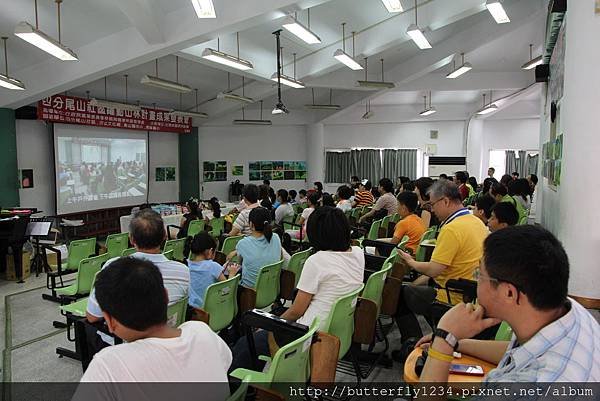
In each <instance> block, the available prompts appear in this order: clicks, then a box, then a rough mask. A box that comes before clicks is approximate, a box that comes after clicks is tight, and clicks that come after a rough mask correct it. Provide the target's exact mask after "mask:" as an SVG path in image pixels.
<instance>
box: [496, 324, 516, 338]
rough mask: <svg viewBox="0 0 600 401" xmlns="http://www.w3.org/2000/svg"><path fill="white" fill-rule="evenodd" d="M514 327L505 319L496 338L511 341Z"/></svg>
mask: <svg viewBox="0 0 600 401" xmlns="http://www.w3.org/2000/svg"><path fill="white" fill-rule="evenodd" d="M512 333H513V330H512V327H510V325H509V324H508V323H506V322H505V321H503V322H502V323H500V327H498V331H497V332H496V337H495V338H494V340H496V341H510V339H511V338H512Z"/></svg>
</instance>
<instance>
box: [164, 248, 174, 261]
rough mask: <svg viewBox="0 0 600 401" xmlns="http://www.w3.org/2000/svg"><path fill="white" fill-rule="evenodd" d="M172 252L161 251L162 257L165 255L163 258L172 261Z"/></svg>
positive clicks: (170, 250)
mask: <svg viewBox="0 0 600 401" xmlns="http://www.w3.org/2000/svg"><path fill="white" fill-rule="evenodd" d="M173 252H174V251H173V250H172V249H169V250H168V251H163V253H162V254H163V255H165V258H167V259H169V260H173Z"/></svg>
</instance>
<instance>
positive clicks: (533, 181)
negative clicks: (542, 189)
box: [529, 174, 538, 185]
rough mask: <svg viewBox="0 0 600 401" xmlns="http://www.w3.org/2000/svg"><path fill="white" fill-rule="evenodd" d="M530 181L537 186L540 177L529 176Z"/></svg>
mask: <svg viewBox="0 0 600 401" xmlns="http://www.w3.org/2000/svg"><path fill="white" fill-rule="evenodd" d="M529 179H530V180H531V182H532V184H533V185H537V183H538V176H537V175H535V174H529Z"/></svg>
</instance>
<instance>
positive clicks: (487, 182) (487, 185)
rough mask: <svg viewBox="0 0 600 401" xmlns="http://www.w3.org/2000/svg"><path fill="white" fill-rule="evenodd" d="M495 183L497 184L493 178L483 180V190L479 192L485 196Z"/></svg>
mask: <svg viewBox="0 0 600 401" xmlns="http://www.w3.org/2000/svg"><path fill="white" fill-rule="evenodd" d="M495 182H498V181H496V180H495V179H494V178H490V177H488V178H486V179H485V180H483V188H481V192H483V193H484V194H487V193H488V192H489V191H490V188H491V187H492V184H493V183H495Z"/></svg>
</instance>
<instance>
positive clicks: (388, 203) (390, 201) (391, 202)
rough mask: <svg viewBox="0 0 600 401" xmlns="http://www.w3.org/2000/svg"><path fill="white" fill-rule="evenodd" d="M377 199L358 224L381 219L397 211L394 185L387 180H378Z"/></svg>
mask: <svg viewBox="0 0 600 401" xmlns="http://www.w3.org/2000/svg"><path fill="white" fill-rule="evenodd" d="M379 194H380V196H379V198H378V199H377V201H376V202H375V205H374V206H373V209H371V211H370V212H369V213H367V214H365V215H363V216H362V217H361V218H360V219H359V220H358V222H359V223H363V222H368V221H370V220H375V219H381V218H383V217H385V216H387V215H392V214H394V213H396V212H397V211H398V201H397V200H396V197H395V196H394V184H392V181H391V180H390V179H389V178H382V179H381V180H379Z"/></svg>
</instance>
